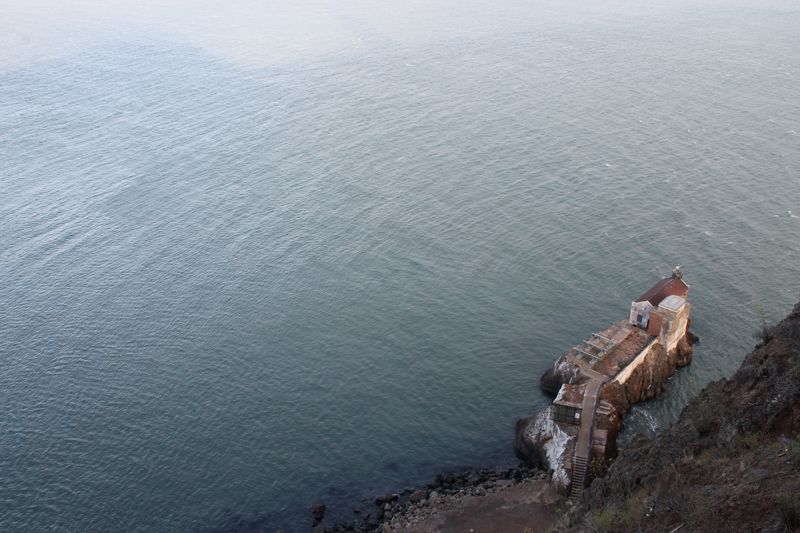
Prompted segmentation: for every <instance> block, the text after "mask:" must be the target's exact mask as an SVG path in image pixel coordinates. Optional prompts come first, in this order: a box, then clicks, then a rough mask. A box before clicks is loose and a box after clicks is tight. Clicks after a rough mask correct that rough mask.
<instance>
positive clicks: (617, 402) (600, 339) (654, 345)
mask: <svg viewBox="0 0 800 533" xmlns="http://www.w3.org/2000/svg"><path fill="white" fill-rule="evenodd" d="M688 294H689V285H688V284H686V282H685V281H684V280H683V275H682V273H681V271H680V268H679V267H676V268H675V270H674V271H673V273H672V275H671V276H670V277H667V278H663V279H662V280H661V281H659V282H658V283H656V284H655V285H654V286H653V287H652V288H651V289H650V290H648V291H647V292H645V293H644V294H643V295H642V296H641V297H640V298H639V299H637V300H636V301H635V302H632V303H631V309H630V315H629V317H628V319H627V320H621V321H619V322H615V323H613V324H611V326H609V327H608V328H606V329H604V330H603V331H600V332H598V333H593V334H592V335H591V336H590V337H589V338H588V339H587V340H585V341H583V342H582V343H581V344H579V345H578V346H575V347H573V348H570V349H569V350H567V351H566V352H565V353H564V355H562V356H561V357H560V358H559V359H558V360H557V361H556V362H555V364H554V365H553V366H552V367H551V368H549V369H548V370H547V371H546V372H545V373H544V374H543V375H542V378H541V387H542V389H543V390H545V391H546V392H549V393H551V394H555V395H556V398H555V400H554V401H553V403H552V405H550V406H549V407H548V408H547V409H545V410H544V411H542V412H540V413H538V414H536V415H534V416H532V417H529V418H523V419H519V420H517V423H516V438H515V443H514V450H515V452H516V453H517V455H518V456H519V457H520V458H521V459H523V460H524V461H525V462H526V463H528V464H529V465H530V466H536V467H540V468H543V469H544V470H547V471H550V470H552V484H553V486H554V487H555V488H556V489H557V490H559V492H561V493H562V494H568V495H570V497H571V498H577V497H579V496H580V494H581V493H582V491H583V488H584V487H585V486H586V483H587V481H591V479H589V478H590V477H592V475H593V474H594V473H595V471H596V470H599V469H600V468H602V465H603V464H606V463H607V461H609V460H610V459H613V458H614V457H615V456H616V453H617V446H616V438H617V434H618V433H619V430H620V429H621V428H622V420H623V419H624V417H625V414H627V412H628V410H629V409H630V406H631V405H632V404H634V403H636V402H640V401H643V400H647V399H650V398H654V397H658V396H660V394H661V392H663V390H664V388H665V382H666V380H667V378H669V377H670V376H671V375H672V374H673V373H674V372H675V369H676V368H678V367H681V366H685V365H688V364H689V363H690V362H691V360H692V348H691V345H692V344H693V343H694V342H695V341H696V340H697V339H696V337H695V336H694V335H692V334H691V333H690V332H689V331H688V326H689V311H690V310H691V306H690V305H689V303H688V302H687V300H686V299H687V297H688ZM595 467H599V468H595Z"/></svg>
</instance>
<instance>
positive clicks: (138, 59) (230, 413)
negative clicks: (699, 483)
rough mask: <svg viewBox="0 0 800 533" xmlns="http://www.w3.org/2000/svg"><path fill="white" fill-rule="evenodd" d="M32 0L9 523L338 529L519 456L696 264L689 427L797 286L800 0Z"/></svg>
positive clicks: (9, 359) (21, 152)
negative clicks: (565, 372) (561, 390)
mask: <svg viewBox="0 0 800 533" xmlns="http://www.w3.org/2000/svg"><path fill="white" fill-rule="evenodd" d="M650 4H651V3H645V2H642V3H637V2H629V3H627V4H624V6H623V7H618V8H613V9H611V8H608V9H605V8H602V9H599V8H597V6H596V5H594V4H589V3H587V4H585V5H580V4H575V5H573V7H571V8H569V9H566V8H563V7H557V4H556V3H553V4H531V3H529V2H520V3H514V2H510V1H505V2H499V3H498V2H479V1H475V2H458V3H455V2H444V1H442V2H438V3H436V2H419V3H416V2H400V1H399V0H398V1H389V0H385V1H379V0H375V1H372V0H369V1H367V0H364V1H360V2H344V1H343V0H341V1H340V0H331V1H330V2H322V1H319V2H315V1H310V2H306V3H304V4H297V5H294V6H293V7H286V6H280V5H276V4H275V3H266V2H256V1H239V2H225V3H222V2H219V1H217V0H210V1H209V2H205V3H201V4H199V5H197V6H195V7H193V8H191V9H189V8H188V7H187V5H186V4H185V3H178V2H174V3H171V2H150V3H148V2H143V3H142V4H138V3H133V2H118V3H108V2H99V1H94V0H89V1H87V2H84V3H80V4H77V3H75V4H74V5H71V4H69V3H60V2H52V3H51V2H49V1H45V0H42V1H39V2H33V3H24V4H23V3H22V2H7V3H5V5H3V6H2V7H0V20H1V22H0V228H1V229H2V231H1V232H0V530H2V531H4V532H17V531H54V532H65V533H70V532H78V531H86V532H89V531H91V532H117V531H119V532H183V531H196V532H202V533H205V532H212V531H218V530H221V529H225V528H229V529H226V530H231V531H254V530H257V529H259V528H263V529H264V530H266V531H275V530H277V529H280V528H283V529H285V530H286V531H287V532H296V531H306V530H307V529H308V527H309V526H310V522H311V518H312V515H311V513H310V512H309V511H308V506H310V505H311V504H315V503H327V504H329V506H330V510H329V514H330V517H331V518H333V519H335V518H337V517H344V516H346V515H347V513H348V512H349V511H350V510H352V509H353V508H354V507H355V506H358V505H359V504H360V501H361V499H362V498H366V497H373V496H375V495H376V494H378V493H383V492H389V491H398V490H402V488H404V487H405V486H408V485H413V484H421V483H425V482H427V481H428V480H429V479H430V478H431V477H432V476H433V475H434V474H435V473H437V472H442V471H444V470H447V469H459V468H466V467H474V466H487V467H488V466H500V465H506V464H511V463H514V462H515V459H514V457H513V453H512V440H513V425H514V421H515V419H516V418H517V417H521V416H529V415H531V414H533V413H534V412H536V411H538V410H539V409H541V408H543V407H544V406H545V405H547V403H548V402H549V399H548V398H547V397H545V396H544V395H543V394H542V393H541V392H540V390H539V388H538V379H539V376H540V374H541V373H542V372H543V371H544V370H545V369H546V368H547V366H548V365H550V364H551V363H552V362H553V361H554V360H555V358H557V357H558V356H559V355H561V353H563V352H564V351H565V350H566V349H567V348H569V347H570V346H572V345H574V344H576V343H577V342H579V341H580V340H582V339H583V338H585V337H586V336H587V335H588V334H590V333H591V332H593V331H598V330H599V329H602V328H604V327H605V326H607V325H608V324H609V323H610V322H612V321H615V320H619V319H622V318H625V317H626V316H627V309H628V307H629V305H630V302H631V300H633V299H635V298H636V297H638V296H639V295H640V294H641V293H642V292H644V291H645V290H646V289H648V288H649V287H650V286H651V285H652V284H653V283H655V282H656V281H657V280H659V279H660V278H661V277H662V276H665V275H668V274H669V272H670V271H671V269H672V267H673V266H675V265H676V264H679V263H680V264H681V265H683V267H684V270H685V274H686V277H685V279H686V280H687V281H688V283H690V284H691V286H692V289H691V293H690V301H691V302H692V305H693V308H692V327H693V329H694V331H695V332H696V333H697V334H698V335H699V336H700V338H701V341H702V342H701V344H700V345H699V346H697V347H696V349H695V359H694V362H693V363H692V365H691V366H690V367H688V368H686V369H683V370H681V371H679V372H678V373H677V375H676V376H675V377H674V378H672V379H671V380H670V381H669V383H668V392H667V393H666V394H665V395H664V396H663V397H662V399H661V401H659V402H650V403H648V404H645V405H642V406H637V407H636V408H635V409H634V411H633V412H632V414H631V416H630V417H629V419H628V425H629V426H630V430H631V431H649V432H651V433H654V432H657V431H659V430H661V429H663V428H664V427H665V426H666V425H668V423H669V421H671V420H674V419H675V418H676V417H677V415H678V413H679V412H680V409H681V407H682V406H683V405H684V404H685V403H686V402H687V401H688V399H689V398H690V397H691V396H692V395H694V394H696V393H697V392H698V391H699V390H700V389H701V388H702V387H703V386H704V385H705V384H706V383H708V382H709V381H710V380H714V379H718V378H720V377H724V376H730V375H731V374H732V373H733V371H734V370H735V368H736V367H738V365H739V364H740V362H741V360H742V358H743V356H744V354H745V353H746V352H747V351H749V349H750V348H751V347H752V345H753V344H754V342H755V341H754V340H753V339H752V338H751V332H752V331H754V330H755V329H757V328H758V327H759V325H760V324H762V322H764V321H767V322H771V321H774V320H776V319H778V318H780V317H781V316H783V315H785V314H786V313H787V312H788V311H789V310H790V308H791V306H792V305H793V304H794V303H795V302H796V301H797V299H798V294H800V253H799V251H800V219H798V218H797V216H800V10H798V9H797V6H796V5H795V4H793V3H790V2H785V3H779V2H778V3H772V4H764V3H763V2H760V3H752V4H747V3H742V4H731V3H730V2H719V3H701V4H697V3H692V4H689V3H686V4H677V3H674V2H673V3H670V4H669V6H667V5H664V6H660V7H659V6H655V7H653V6H652V5H650Z"/></svg>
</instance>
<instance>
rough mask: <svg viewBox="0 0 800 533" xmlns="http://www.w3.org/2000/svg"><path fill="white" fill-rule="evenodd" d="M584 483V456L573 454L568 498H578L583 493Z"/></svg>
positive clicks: (574, 499) (575, 499)
mask: <svg viewBox="0 0 800 533" xmlns="http://www.w3.org/2000/svg"><path fill="white" fill-rule="evenodd" d="M585 484H586V458H584V457H581V456H578V455H577V454H576V455H575V459H574V462H573V465H572V489H571V490H570V493H569V498H570V499H571V500H572V501H577V500H579V499H580V497H581V494H583V487H584V485H585Z"/></svg>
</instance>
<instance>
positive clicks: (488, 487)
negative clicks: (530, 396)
mask: <svg viewBox="0 0 800 533" xmlns="http://www.w3.org/2000/svg"><path fill="white" fill-rule="evenodd" d="M552 475H553V472H552V470H551V471H549V472H545V471H544V470H541V469H539V468H529V467H528V466H525V465H524V464H522V463H520V464H519V465H518V466H517V467H515V468H508V469H479V470H470V471H466V472H462V473H459V474H454V473H446V474H438V475H437V476H436V478H435V479H434V480H433V482H431V483H428V484H426V485H425V486H424V487H421V488H414V487H407V488H405V489H404V490H402V491H401V492H399V493H395V494H387V495H383V496H378V497H377V498H375V500H374V501H373V502H372V503H371V504H370V505H366V506H365V507H364V508H359V509H356V510H355V514H356V515H357V516H359V517H360V518H358V519H356V520H354V521H351V522H338V523H336V524H331V525H328V524H326V523H325V518H324V515H325V506H324V505H314V506H312V507H311V512H312V514H313V515H314V518H313V522H312V525H311V528H312V531H313V533H340V532H350V531H379V532H381V533H390V532H391V533H394V532H396V531H401V530H407V529H409V528H413V527H414V526H416V525H418V524H421V523H422V522H423V521H425V520H426V519H428V518H430V517H431V516H434V515H437V514H440V513H446V512H448V511H454V510H457V509H459V508H461V507H462V506H463V505H464V503H465V502H466V501H468V500H469V499H472V498H483V497H487V496H491V495H494V494H498V493H502V492H504V491H507V490H509V489H511V488H513V487H516V486H518V485H522V484H525V483H529V482H531V481H541V482H544V483H548V484H549V482H550V480H551V477H552Z"/></svg>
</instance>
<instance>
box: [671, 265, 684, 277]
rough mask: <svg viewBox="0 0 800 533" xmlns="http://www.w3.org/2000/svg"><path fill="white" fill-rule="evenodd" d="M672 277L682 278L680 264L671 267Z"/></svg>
mask: <svg viewBox="0 0 800 533" xmlns="http://www.w3.org/2000/svg"><path fill="white" fill-rule="evenodd" d="M672 277H673V278H675V279H681V278H683V270H681V266H680V265H678V266H676V267H675V268H673V269H672Z"/></svg>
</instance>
